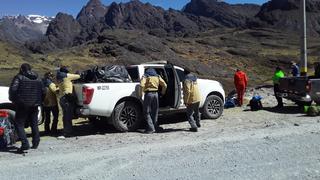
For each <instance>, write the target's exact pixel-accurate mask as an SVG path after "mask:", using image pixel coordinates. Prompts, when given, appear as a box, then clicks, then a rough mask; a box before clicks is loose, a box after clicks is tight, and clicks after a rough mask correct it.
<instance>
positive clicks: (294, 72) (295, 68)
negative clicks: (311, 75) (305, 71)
mask: <svg viewBox="0 0 320 180" xmlns="http://www.w3.org/2000/svg"><path fill="white" fill-rule="evenodd" d="M291 74H292V76H294V77H299V76H300V69H299V66H298V65H297V63H295V62H294V61H291Z"/></svg>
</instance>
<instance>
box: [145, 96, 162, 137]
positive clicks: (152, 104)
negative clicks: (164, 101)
mask: <svg viewBox="0 0 320 180" xmlns="http://www.w3.org/2000/svg"><path fill="white" fill-rule="evenodd" d="M158 111H159V97H158V92H146V93H145V94H144V101H143V113H144V117H145V119H146V121H147V130H148V131H155V130H156V129H155V128H156V127H157V126H158Z"/></svg>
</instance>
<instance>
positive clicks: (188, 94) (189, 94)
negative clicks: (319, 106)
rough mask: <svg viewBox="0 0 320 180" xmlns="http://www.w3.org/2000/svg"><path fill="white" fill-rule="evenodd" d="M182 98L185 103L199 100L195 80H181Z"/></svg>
mask: <svg viewBox="0 0 320 180" xmlns="http://www.w3.org/2000/svg"><path fill="white" fill-rule="evenodd" d="M183 100H184V103H185V104H194V103H197V102H200V100H201V96H200V91H199V88H198V83H197V81H191V80H188V79H186V80H184V82H183Z"/></svg>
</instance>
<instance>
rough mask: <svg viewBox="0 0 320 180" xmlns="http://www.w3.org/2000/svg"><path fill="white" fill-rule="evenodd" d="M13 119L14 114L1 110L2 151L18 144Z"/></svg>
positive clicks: (0, 134) (0, 135)
mask: <svg viewBox="0 0 320 180" xmlns="http://www.w3.org/2000/svg"><path fill="white" fill-rule="evenodd" d="M13 117H14V115H13V112H11V111H10V110H0V149H5V148H6V147H7V146H8V145H12V144H14V143H16V133H15V128H14V124H13V122H12V120H13Z"/></svg>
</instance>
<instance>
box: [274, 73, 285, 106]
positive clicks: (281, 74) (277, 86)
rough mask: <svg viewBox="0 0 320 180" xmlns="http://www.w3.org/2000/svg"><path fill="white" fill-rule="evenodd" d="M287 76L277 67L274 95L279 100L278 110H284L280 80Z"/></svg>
mask: <svg viewBox="0 0 320 180" xmlns="http://www.w3.org/2000/svg"><path fill="white" fill-rule="evenodd" d="M284 76H285V74H284V72H283V71H282V69H281V68H280V67H276V70H275V72H274V76H273V78H272V80H273V85H274V95H275V97H276V99H277V102H278V105H277V106H276V107H278V108H282V107H283V102H282V97H280V96H279V92H280V88H279V85H280V82H279V81H280V79H281V78H283V77H284Z"/></svg>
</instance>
